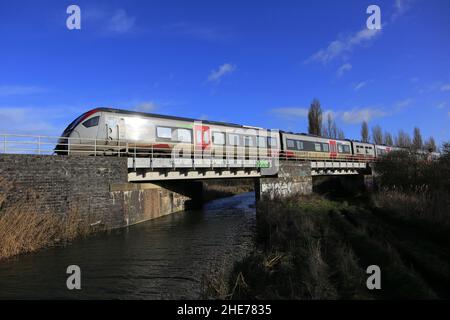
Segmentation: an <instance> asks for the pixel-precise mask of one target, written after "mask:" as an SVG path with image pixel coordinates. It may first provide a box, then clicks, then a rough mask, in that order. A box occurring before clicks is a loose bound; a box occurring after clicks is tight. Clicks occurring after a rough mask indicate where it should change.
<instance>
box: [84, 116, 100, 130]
mask: <svg viewBox="0 0 450 320" xmlns="http://www.w3.org/2000/svg"><path fill="white" fill-rule="evenodd" d="M99 119H100V116H96V117H93V118H90V119H89V120H86V121H85V122H83V126H85V127H86V128H90V127H95V126H98V120H99Z"/></svg>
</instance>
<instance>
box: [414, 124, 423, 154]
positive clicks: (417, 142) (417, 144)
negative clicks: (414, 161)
mask: <svg viewBox="0 0 450 320" xmlns="http://www.w3.org/2000/svg"><path fill="white" fill-rule="evenodd" d="M412 147H413V149H414V150H422V148H423V142H422V135H421V134H420V129H419V128H418V127H414V138H413V142H412Z"/></svg>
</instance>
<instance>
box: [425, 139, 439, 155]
mask: <svg viewBox="0 0 450 320" xmlns="http://www.w3.org/2000/svg"><path fill="white" fill-rule="evenodd" d="M424 148H425V150H427V151H430V152H436V150H437V147H436V142H435V141H434V138H433V137H429V138H428V140H426V141H425V147H424Z"/></svg>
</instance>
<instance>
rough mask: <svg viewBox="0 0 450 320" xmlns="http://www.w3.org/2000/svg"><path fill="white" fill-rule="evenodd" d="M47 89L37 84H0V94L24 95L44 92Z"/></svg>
mask: <svg viewBox="0 0 450 320" xmlns="http://www.w3.org/2000/svg"><path fill="white" fill-rule="evenodd" d="M46 91H47V90H46V89H45V88H42V87H38V86H0V96H2V97H6V96H19V95H21V96H24V95H31V94H38V93H43V92H46Z"/></svg>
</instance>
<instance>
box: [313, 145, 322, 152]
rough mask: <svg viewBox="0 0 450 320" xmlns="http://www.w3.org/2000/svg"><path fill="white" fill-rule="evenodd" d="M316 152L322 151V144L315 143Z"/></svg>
mask: <svg viewBox="0 0 450 320" xmlns="http://www.w3.org/2000/svg"><path fill="white" fill-rule="evenodd" d="M314 150H315V151H322V149H321V148H320V143H314Z"/></svg>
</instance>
